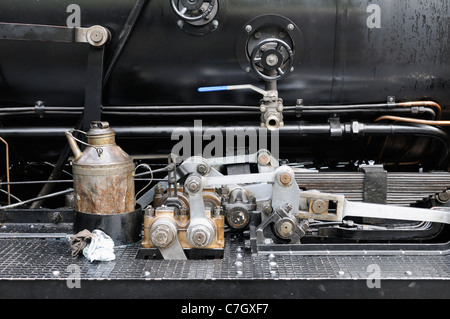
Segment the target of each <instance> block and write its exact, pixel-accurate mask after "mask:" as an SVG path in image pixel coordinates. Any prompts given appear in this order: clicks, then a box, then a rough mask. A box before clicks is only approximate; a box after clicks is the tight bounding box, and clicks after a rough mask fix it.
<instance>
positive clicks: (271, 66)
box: [250, 38, 294, 81]
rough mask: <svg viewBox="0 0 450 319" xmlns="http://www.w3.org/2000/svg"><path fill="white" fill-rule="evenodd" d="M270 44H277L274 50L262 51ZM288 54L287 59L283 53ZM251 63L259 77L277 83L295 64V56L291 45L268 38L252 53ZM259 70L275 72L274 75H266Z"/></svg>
mask: <svg viewBox="0 0 450 319" xmlns="http://www.w3.org/2000/svg"><path fill="white" fill-rule="evenodd" d="M268 44H275V47H274V48H269V49H266V50H262V49H263V47H264V46H267V45H268ZM283 49H284V50H285V51H286V52H287V54H288V58H287V59H285V57H284V55H283V53H282V51H283ZM250 62H251V65H252V68H253V70H254V71H255V72H256V73H257V75H258V76H259V77H260V78H261V79H263V80H265V81H276V80H279V79H281V78H282V77H284V76H286V75H287V74H288V73H289V72H290V70H291V68H292V65H293V63H294V54H293V52H292V49H291V48H290V47H289V45H288V44H287V43H286V42H284V41H282V40H280V39H276V38H268V39H265V40H263V41H261V42H260V43H258V45H256V46H255V48H254V49H253V51H252V55H251V58H250ZM259 68H263V69H264V70H268V71H275V72H274V73H275V74H274V75H267V74H264V73H263V72H262V71H260V70H259Z"/></svg>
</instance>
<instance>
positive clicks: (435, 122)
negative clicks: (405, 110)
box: [375, 115, 450, 126]
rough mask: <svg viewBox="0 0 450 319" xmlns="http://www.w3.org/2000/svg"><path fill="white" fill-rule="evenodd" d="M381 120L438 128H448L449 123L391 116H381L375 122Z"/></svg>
mask: <svg viewBox="0 0 450 319" xmlns="http://www.w3.org/2000/svg"><path fill="white" fill-rule="evenodd" d="M381 120H392V121H397V122H407V123H417V124H426V125H438V126H450V121H430V120H421V119H415V118H410V117H400V116H393V115H383V116H380V117H379V118H377V119H376V120H375V122H378V121H381Z"/></svg>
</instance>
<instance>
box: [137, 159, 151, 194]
mask: <svg viewBox="0 0 450 319" xmlns="http://www.w3.org/2000/svg"><path fill="white" fill-rule="evenodd" d="M141 166H143V167H146V168H147V169H148V170H149V171H150V174H151V178H150V182H148V184H147V185H145V187H143V188H142V189H141V190H140V191H139V192H137V194H136V195H135V198H136V199H137V197H138V195H139V194H140V193H141V192H142V191H143V190H144V189H146V188H147V187H149V186H150V184H151V183H152V182H153V170H152V168H151V167H150V165H148V164H145V163H142V164H139V165H138V166H136V168H135V170H134V171H137V169H138V168H139V167H141Z"/></svg>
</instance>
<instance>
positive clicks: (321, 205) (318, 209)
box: [311, 199, 328, 214]
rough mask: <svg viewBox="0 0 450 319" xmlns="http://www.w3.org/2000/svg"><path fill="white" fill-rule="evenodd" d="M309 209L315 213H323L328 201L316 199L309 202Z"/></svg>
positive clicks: (326, 208)
mask: <svg viewBox="0 0 450 319" xmlns="http://www.w3.org/2000/svg"><path fill="white" fill-rule="evenodd" d="M311 210H312V212H313V213H315V214H325V213H326V212H327V211H328V203H327V202H325V201H324V200H323V199H316V200H315V201H313V202H312V203H311Z"/></svg>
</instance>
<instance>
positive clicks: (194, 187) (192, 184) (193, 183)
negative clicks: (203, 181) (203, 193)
mask: <svg viewBox="0 0 450 319" xmlns="http://www.w3.org/2000/svg"><path fill="white" fill-rule="evenodd" d="M187 187H188V189H189V190H190V191H191V192H193V193H195V192H198V191H199V190H200V183H199V182H198V181H190V182H189V183H188V184H187Z"/></svg>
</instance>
